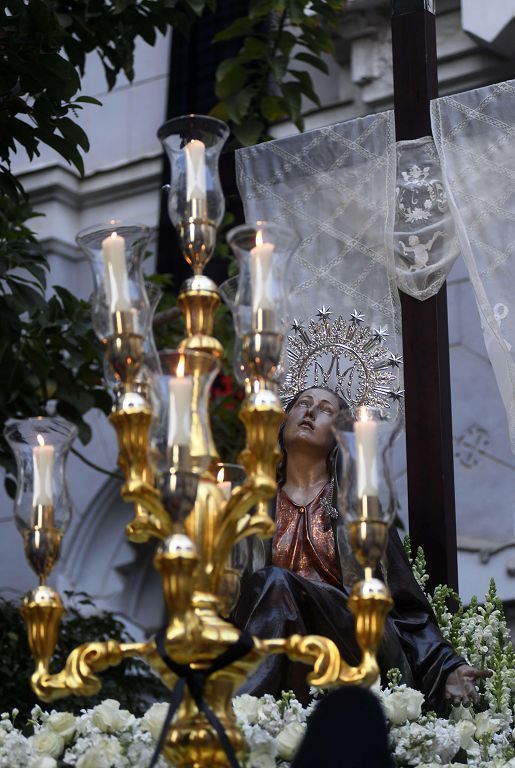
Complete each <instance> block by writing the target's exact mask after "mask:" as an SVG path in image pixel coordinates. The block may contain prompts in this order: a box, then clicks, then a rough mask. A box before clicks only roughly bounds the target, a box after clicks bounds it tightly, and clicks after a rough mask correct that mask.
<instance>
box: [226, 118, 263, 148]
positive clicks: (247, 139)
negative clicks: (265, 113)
mask: <svg viewBox="0 0 515 768" xmlns="http://www.w3.org/2000/svg"><path fill="white" fill-rule="evenodd" d="M233 130H234V135H235V136H236V138H237V139H238V141H239V142H240V144H241V145H242V146H243V147H250V146H252V145H253V144H256V143H257V142H258V140H259V138H260V137H261V135H262V133H263V131H264V130H265V124H264V123H263V121H262V120H259V118H251V119H249V120H245V122H244V123H242V124H241V125H237V126H235V127H234V129H233Z"/></svg>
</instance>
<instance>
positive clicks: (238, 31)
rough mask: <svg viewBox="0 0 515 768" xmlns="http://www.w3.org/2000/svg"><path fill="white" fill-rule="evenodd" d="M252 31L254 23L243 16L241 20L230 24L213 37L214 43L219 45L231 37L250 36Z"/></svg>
mask: <svg viewBox="0 0 515 768" xmlns="http://www.w3.org/2000/svg"><path fill="white" fill-rule="evenodd" d="M253 31H254V21H253V20H252V19H251V18H249V17H248V16H245V17H243V18H241V19H236V21H233V23H232V24H229V26H228V27H227V28H226V29H223V30H222V31H221V32H218V33H217V34H216V35H215V36H214V37H213V42H214V43H220V42H222V41H223V40H232V38H233V37H244V36H246V35H249V34H251V33H252V32H253Z"/></svg>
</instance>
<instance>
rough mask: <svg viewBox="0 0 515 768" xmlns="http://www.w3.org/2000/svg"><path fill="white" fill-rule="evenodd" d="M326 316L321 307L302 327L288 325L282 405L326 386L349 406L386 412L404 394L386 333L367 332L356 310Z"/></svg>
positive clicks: (328, 312)
mask: <svg viewBox="0 0 515 768" xmlns="http://www.w3.org/2000/svg"><path fill="white" fill-rule="evenodd" d="M331 314H332V312H331V308H330V307H325V306H324V307H322V308H321V309H319V310H318V311H317V315H316V319H313V320H310V321H309V323H308V324H307V326H306V325H305V324H304V323H303V322H301V321H299V320H296V319H295V320H294V321H293V323H292V331H294V335H292V336H288V346H287V352H286V355H287V359H288V364H287V365H288V372H287V373H286V376H285V378H284V383H283V385H282V387H281V391H280V395H281V400H282V402H283V404H284V405H285V406H286V405H287V404H288V403H289V402H290V400H292V399H293V398H294V397H295V395H296V394H297V393H298V392H302V391H303V390H304V389H308V388H309V387H328V388H330V389H332V390H333V391H334V392H336V393H337V394H338V395H340V396H341V397H342V398H343V399H344V400H345V402H346V403H347V404H348V405H349V407H359V406H360V405H368V406H373V407H377V408H379V409H381V410H383V409H386V408H390V406H391V404H392V403H395V402H396V401H399V400H400V399H402V397H403V394H404V392H403V390H401V389H400V388H399V381H398V378H399V369H400V367H401V365H402V357H399V356H398V355H396V354H394V353H393V352H391V351H390V349H389V348H388V347H387V346H386V343H385V340H386V339H387V337H388V329H387V328H386V327H384V326H380V327H379V329H378V328H371V327H370V326H369V325H367V324H366V322H365V316H364V315H363V314H361V312H358V310H357V309H355V310H354V312H353V313H352V314H351V315H350V317H349V320H344V319H343V317H342V316H341V315H340V316H339V317H338V318H337V319H336V320H334V321H332V320H331V319H330V316H331Z"/></svg>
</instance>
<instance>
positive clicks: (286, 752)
mask: <svg viewBox="0 0 515 768" xmlns="http://www.w3.org/2000/svg"><path fill="white" fill-rule="evenodd" d="M304 731H305V726H304V725H302V723H298V722H293V723H290V724H289V725H287V726H286V727H285V728H283V729H282V731H281V732H280V733H278V734H277V737H276V740H275V741H276V744H277V753H278V754H279V757H282V759H283V760H288V761H291V760H293V758H294V756H295V753H296V752H297V750H298V748H299V746H300V742H301V741H302V739H303V738H304Z"/></svg>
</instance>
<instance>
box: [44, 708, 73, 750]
mask: <svg viewBox="0 0 515 768" xmlns="http://www.w3.org/2000/svg"><path fill="white" fill-rule="evenodd" d="M45 725H46V726H47V727H48V728H50V730H52V731H54V733H57V734H59V736H62V737H63V739H64V741H65V743H67V742H69V741H70V740H71V739H72V738H73V735H74V733H75V731H76V727H77V726H76V718H75V715H72V713H71V712H51V713H50V715H49V716H48V719H47V721H46V723H45Z"/></svg>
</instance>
